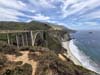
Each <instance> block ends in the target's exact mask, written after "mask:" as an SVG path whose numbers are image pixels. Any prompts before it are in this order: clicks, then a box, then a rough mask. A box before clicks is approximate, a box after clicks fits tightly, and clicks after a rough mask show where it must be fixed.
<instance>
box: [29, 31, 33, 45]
mask: <svg viewBox="0 0 100 75" xmlns="http://www.w3.org/2000/svg"><path fill="white" fill-rule="evenodd" d="M30 34H31V42H32V46H34V40H33V32H32V31H30Z"/></svg>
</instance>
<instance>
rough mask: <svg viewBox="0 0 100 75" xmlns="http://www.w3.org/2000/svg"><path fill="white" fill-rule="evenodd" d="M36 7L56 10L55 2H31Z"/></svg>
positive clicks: (41, 0) (50, 0) (37, 0)
mask: <svg viewBox="0 0 100 75" xmlns="http://www.w3.org/2000/svg"><path fill="white" fill-rule="evenodd" d="M29 1H30V3H32V4H33V5H34V6H36V7H42V8H55V5H54V4H53V2H54V0H29Z"/></svg>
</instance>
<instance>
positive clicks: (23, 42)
mask: <svg viewBox="0 0 100 75" xmlns="http://www.w3.org/2000/svg"><path fill="white" fill-rule="evenodd" d="M21 38H22V45H23V46H25V41H24V34H23V33H22V35H21Z"/></svg>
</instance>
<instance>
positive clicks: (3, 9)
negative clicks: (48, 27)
mask: <svg viewBox="0 0 100 75" xmlns="http://www.w3.org/2000/svg"><path fill="white" fill-rule="evenodd" d="M32 20H37V21H42V22H50V23H55V24H59V25H64V26H66V27H68V28H72V29H76V30H81V29H83V30H84V29H100V0H0V21H17V22H30V21H32Z"/></svg>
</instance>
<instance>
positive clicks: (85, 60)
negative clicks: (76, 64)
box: [69, 40, 100, 74]
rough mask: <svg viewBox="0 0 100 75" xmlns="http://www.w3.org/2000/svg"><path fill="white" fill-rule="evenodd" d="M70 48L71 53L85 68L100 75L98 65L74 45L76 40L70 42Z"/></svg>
mask: <svg viewBox="0 0 100 75" xmlns="http://www.w3.org/2000/svg"><path fill="white" fill-rule="evenodd" d="M69 48H70V51H71V53H72V54H73V55H74V56H75V57H76V58H77V59H78V60H79V61H80V63H81V64H82V66H83V67H85V68H87V69H89V70H92V71H94V72H96V73H99V74H100V68H98V65H97V64H96V63H95V62H94V61H93V60H91V59H90V58H89V56H87V55H86V54H85V53H84V52H83V51H82V50H79V48H78V47H77V46H76V45H75V44H74V40H71V41H70V43H69Z"/></svg>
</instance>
